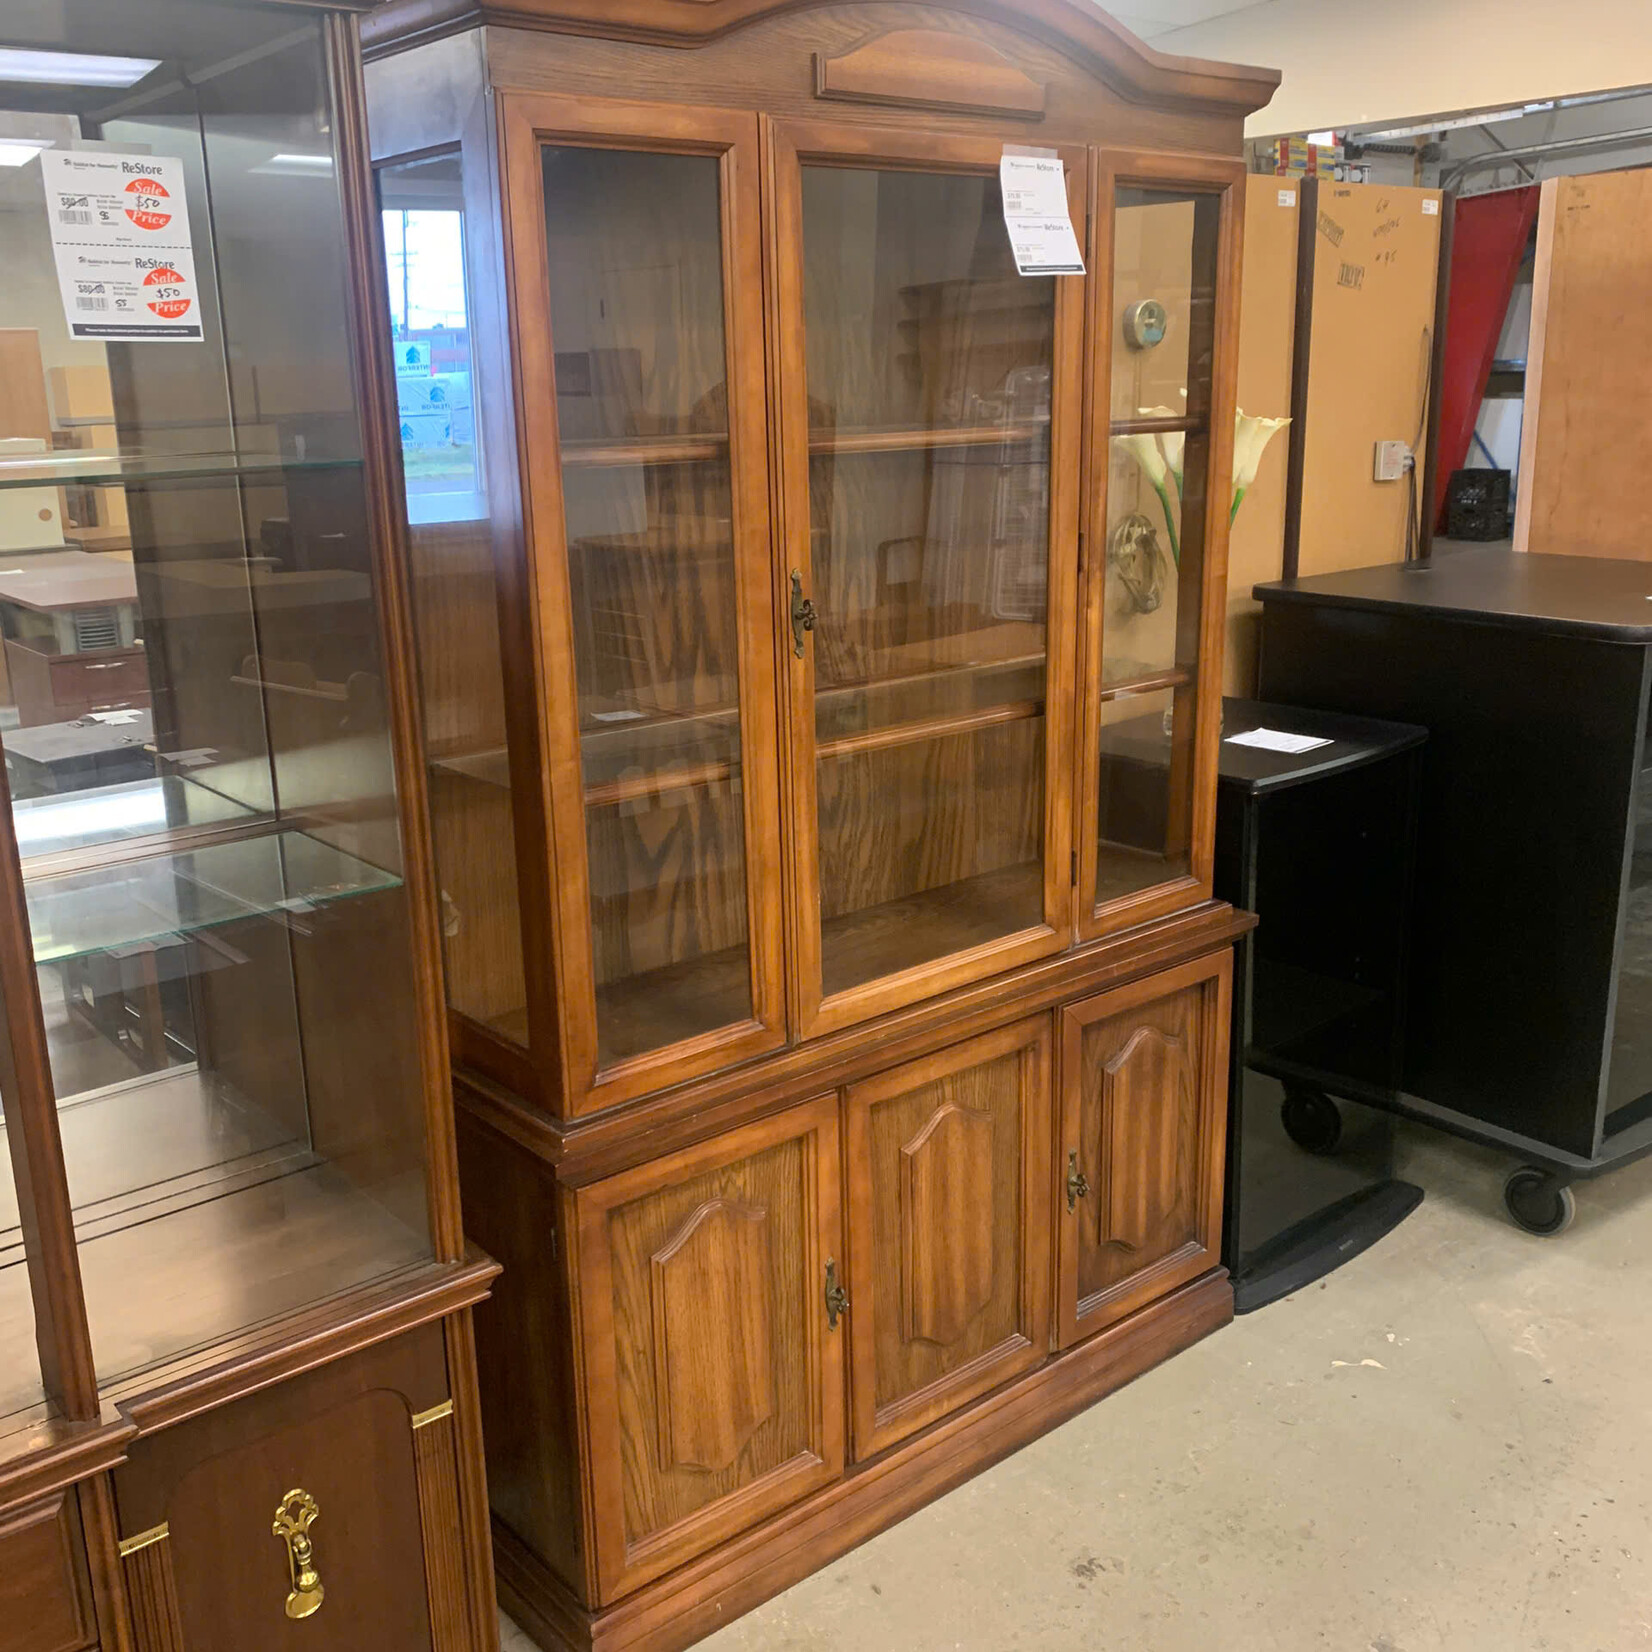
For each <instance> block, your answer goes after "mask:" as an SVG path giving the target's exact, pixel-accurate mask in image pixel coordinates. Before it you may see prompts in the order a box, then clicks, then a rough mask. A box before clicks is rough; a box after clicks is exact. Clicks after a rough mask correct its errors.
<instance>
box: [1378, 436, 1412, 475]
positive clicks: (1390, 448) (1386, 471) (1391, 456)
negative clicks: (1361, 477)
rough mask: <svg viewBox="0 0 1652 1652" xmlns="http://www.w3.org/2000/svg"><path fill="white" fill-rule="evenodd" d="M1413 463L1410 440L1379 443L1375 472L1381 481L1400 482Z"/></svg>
mask: <svg viewBox="0 0 1652 1652" xmlns="http://www.w3.org/2000/svg"><path fill="white" fill-rule="evenodd" d="M1413 463H1414V460H1413V458H1412V455H1411V444H1410V443H1409V442H1378V443H1377V462H1376V471H1375V474H1376V479H1377V480H1378V481H1379V482H1398V481H1399V480H1400V479H1401V478H1402V477H1403V476H1404V475H1405V473H1406V472H1407V471H1408V470H1410V468H1411V466H1412V464H1413Z"/></svg>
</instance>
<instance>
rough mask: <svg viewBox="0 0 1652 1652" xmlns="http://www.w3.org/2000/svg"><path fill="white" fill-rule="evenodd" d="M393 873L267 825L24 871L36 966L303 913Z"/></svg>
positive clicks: (388, 882) (379, 883)
mask: <svg viewBox="0 0 1652 1652" xmlns="http://www.w3.org/2000/svg"><path fill="white" fill-rule="evenodd" d="M400 882H401V880H400V879H399V878H397V877H394V876H393V875H392V874H390V873H388V872H384V871H381V870H380V869H379V868H378V867H376V866H370V865H368V864H367V862H365V861H361V860H357V859H356V858H355V857H354V856H353V855H347V854H345V853H343V852H342V851H341V850H338V849H334V848H332V847H331V846H330V845H328V844H325V843H322V842H321V841H320V840H319V839H317V838H313V837H310V836H309V835H308V834H306V833H304V832H294V831H269V832H265V833H263V834H262V835H260V836H258V837H251V838H243V839H239V840H235V841H231V842H227V843H223V842H220V843H213V844H209V845H207V846H205V847H203V848H188V849H175V850H172V851H170V852H165V853H161V854H157V855H153V856H150V857H148V858H146V859H143V860H134V861H130V862H127V863H125V864H124V865H120V866H114V867H99V868H94V869H90V870H86V871H80V872H67V873H58V874H55V875H47V876H35V877H31V878H30V879H29V880H28V883H27V894H28V904H29V927H30V930H31V932H32V935H33V941H34V959H35V962H36V963H37V964H41V963H56V962H59V961H61V960H63V959H67V958H83V957H90V956H92V955H93V954H96V953H107V952H110V951H113V950H115V949H117V948H129V947H138V946H143V945H165V944H167V943H169V942H176V941H177V940H178V939H179V938H180V937H182V936H185V935H191V934H196V933H199V932H201V931H204V930H209V929H215V928H217V927H219V926H220V925H223V924H229V923H234V922H236V921H238V920H240V919H243V918H249V917H259V916H264V915H269V914H274V913H278V912H289V913H295V914H296V913H303V912H307V911H311V910H313V909H314V908H316V907H318V906H325V905H327V904H329V903H331V902H334V901H339V900H343V899H346V898H348V897H349V896H352V895H363V894H369V893H374V892H377V891H381V890H387V889H394V888H397V887H399V885H400Z"/></svg>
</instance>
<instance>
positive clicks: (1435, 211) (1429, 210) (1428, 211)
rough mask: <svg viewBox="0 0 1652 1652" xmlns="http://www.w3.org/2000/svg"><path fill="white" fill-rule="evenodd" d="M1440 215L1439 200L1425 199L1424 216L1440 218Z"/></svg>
mask: <svg viewBox="0 0 1652 1652" xmlns="http://www.w3.org/2000/svg"><path fill="white" fill-rule="evenodd" d="M1439 216H1440V203H1439V202H1438V201H1424V202H1423V217H1425V218H1438V217H1439Z"/></svg>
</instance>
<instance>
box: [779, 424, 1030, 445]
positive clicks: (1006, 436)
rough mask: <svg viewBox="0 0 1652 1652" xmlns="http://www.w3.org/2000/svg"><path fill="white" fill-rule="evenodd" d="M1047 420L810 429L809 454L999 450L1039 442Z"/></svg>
mask: <svg viewBox="0 0 1652 1652" xmlns="http://www.w3.org/2000/svg"><path fill="white" fill-rule="evenodd" d="M1049 433H1050V421H1049V420H1048V419H1047V418H1046V419H1027V420H1022V421H1019V422H1017V423H1014V424H979V425H893V426H889V427H887V428H874V429H866V430H811V431H810V432H809V452H810V453H902V452H906V451H908V450H912V451H919V452H922V451H926V450H928V449H930V448H937V447H1002V446H1008V445H1013V444H1017V443H1024V442H1036V441H1041V440H1043V438H1045V437H1046V436H1048V435H1049Z"/></svg>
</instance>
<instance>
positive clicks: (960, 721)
mask: <svg viewBox="0 0 1652 1652" xmlns="http://www.w3.org/2000/svg"><path fill="white" fill-rule="evenodd" d="M1043 715H1044V701H1043V700H1042V699H1041V698H1040V699H1036V700H1010V701H1006V702H1005V703H1004V704H1002V705H994V706H984V707H982V708H981V709H980V710H978V711H968V712H959V713H956V714H954V715H952V716H949V717H923V718H918V719H915V720H914V721H912V722H905V723H885V724H883V725H882V726H880V727H878V728H868V729H862V730H860V731H859V732H858V733H855V734H843V735H839V736H838V737H837V738H835V739H831V740H818V741H817V742H816V744H815V755H816V756H817V757H818V758H819V759H820V760H821V762H825V761H826V760H827V759H828V758H833V757H853V756H856V755H857V754H859V753H861V752H872V751H887V750H889V749H891V748H892V747H895V746H909V745H913V744H914V743H916V742H917V741H920V740H944V739H947V738H948V737H949V736H951V735H954V734H973V733H974V732H975V731H976V730H977V729H985V728H996V727H998V726H999V725H1000V724H1003V723H1021V722H1026V721H1027V720H1028V719H1030V718H1033V717H1042V716H1043Z"/></svg>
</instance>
